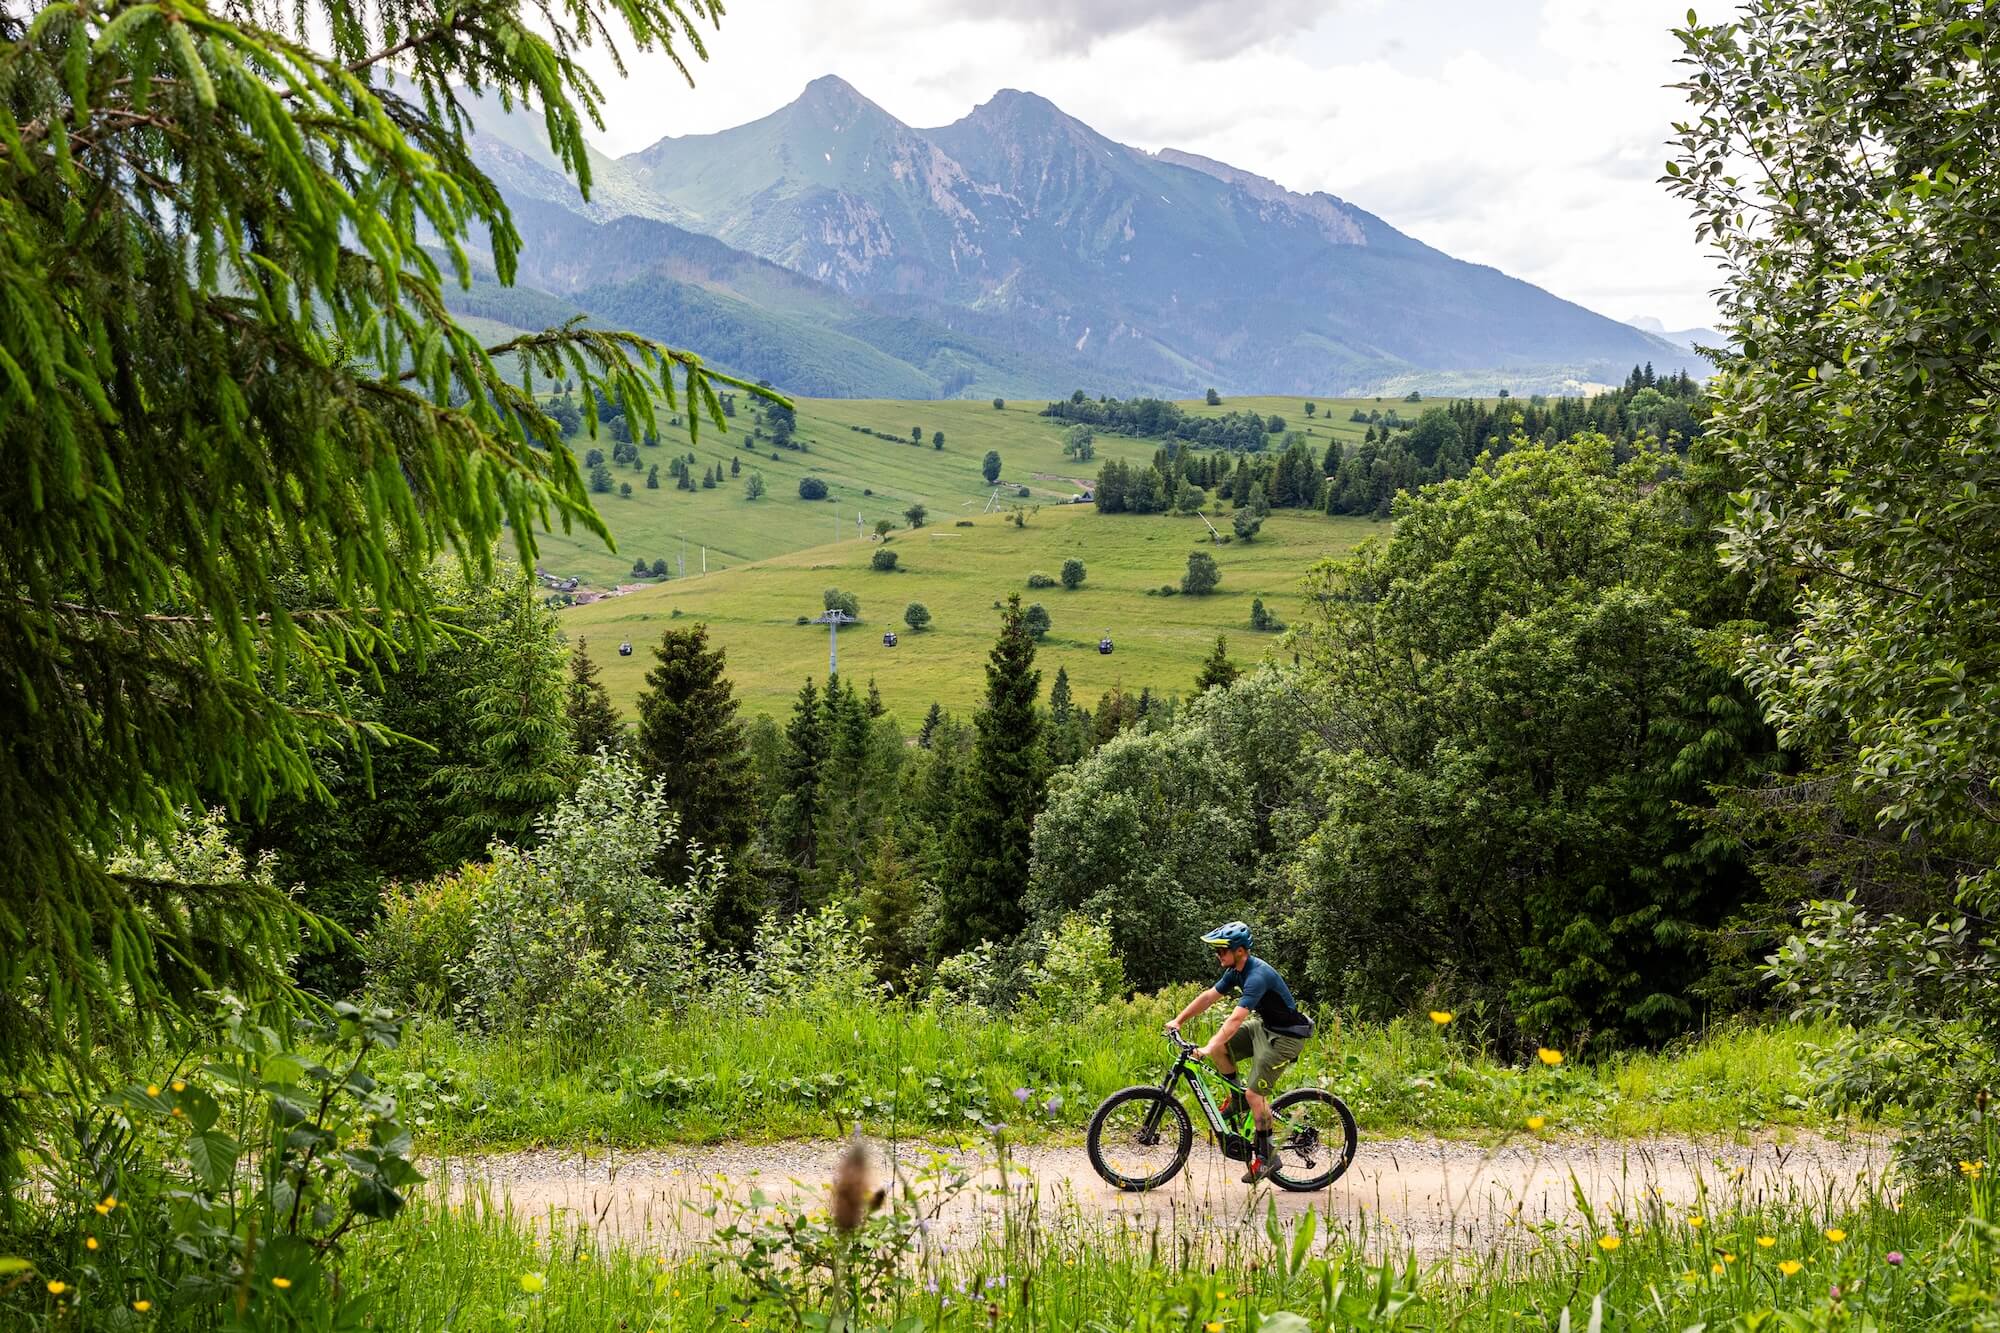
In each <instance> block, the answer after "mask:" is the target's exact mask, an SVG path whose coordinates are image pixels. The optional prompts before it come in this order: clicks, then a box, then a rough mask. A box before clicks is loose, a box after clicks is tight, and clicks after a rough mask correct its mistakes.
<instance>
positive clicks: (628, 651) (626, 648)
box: [618, 643, 632, 657]
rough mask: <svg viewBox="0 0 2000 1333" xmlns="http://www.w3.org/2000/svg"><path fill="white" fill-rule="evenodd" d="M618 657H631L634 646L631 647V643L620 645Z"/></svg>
mask: <svg viewBox="0 0 2000 1333" xmlns="http://www.w3.org/2000/svg"><path fill="white" fill-rule="evenodd" d="M618 655H619V656H620V657H630V656H631V655H632V645H631V644H629V643H621V644H619V645H618Z"/></svg>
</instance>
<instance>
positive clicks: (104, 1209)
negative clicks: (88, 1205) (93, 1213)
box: [97, 1194, 118, 1217]
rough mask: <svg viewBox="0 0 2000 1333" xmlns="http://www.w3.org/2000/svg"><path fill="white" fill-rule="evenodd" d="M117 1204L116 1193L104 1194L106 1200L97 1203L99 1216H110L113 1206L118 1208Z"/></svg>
mask: <svg viewBox="0 0 2000 1333" xmlns="http://www.w3.org/2000/svg"><path fill="white" fill-rule="evenodd" d="M117 1206H118V1196H117V1195H115V1194H107V1195H105V1196H104V1202H102V1203H100V1204H98V1205H97V1215H98V1216H99V1217H106V1216H109V1215H110V1212H111V1210H112V1209H113V1208H116V1207H117Z"/></svg>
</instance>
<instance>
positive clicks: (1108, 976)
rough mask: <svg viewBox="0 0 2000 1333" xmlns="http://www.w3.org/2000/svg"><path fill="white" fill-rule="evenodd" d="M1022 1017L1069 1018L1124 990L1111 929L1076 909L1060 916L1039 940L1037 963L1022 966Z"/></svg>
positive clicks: (1033, 1019)
mask: <svg viewBox="0 0 2000 1333" xmlns="http://www.w3.org/2000/svg"><path fill="white" fill-rule="evenodd" d="M1025 980H1026V982H1027V995H1026V996H1025V997H1024V1000H1023V1003H1022V1011H1023V1016H1024V1017H1025V1018H1026V1020H1027V1021H1029V1022H1033V1023H1054V1022H1059V1021H1060V1022H1073V1021H1075V1015H1077V1014H1080V1013H1084V1012H1086V1011H1088V1010H1090V1009H1093V1008H1095V1007H1096V1006H1098V1005H1100V1004H1104V1003H1106V1002H1107V1001H1110V1000H1115V999H1117V998H1119V996H1121V995H1122V994H1124V992H1125V969H1124V967H1123V966H1122V965H1121V964H1120V963H1119V961H1118V953H1117V950H1116V948H1115V947H1114V946H1113V944H1112V940H1111V927H1110V926H1109V925H1107V924H1106V923H1104V922H1102V921H1093V920H1091V919H1090V918H1089V917H1087V916H1084V915H1083V914H1082V913H1079V912H1072V913H1070V914H1069V915H1067V916H1065V917H1063V919H1062V921H1061V922H1060V923H1059V924H1058V925H1057V926H1056V929H1055V932H1054V933H1053V934H1052V935H1050V936H1049V937H1048V938H1047V940H1046V941H1045V942H1044V945H1043V949H1042V956H1041V959H1040V960H1039V961H1038V962H1035V963H1033V964H1031V965H1030V966H1029V967H1028V968H1027V969H1026V976H1025Z"/></svg>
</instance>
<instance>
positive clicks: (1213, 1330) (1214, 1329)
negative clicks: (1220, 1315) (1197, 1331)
mask: <svg viewBox="0 0 2000 1333" xmlns="http://www.w3.org/2000/svg"><path fill="white" fill-rule="evenodd" d="M1201 1327H1202V1333H1222V1321H1221V1320H1220V1319H1211V1320H1209V1321H1208V1322H1207V1323H1206V1324H1203V1325H1202V1326H1201Z"/></svg>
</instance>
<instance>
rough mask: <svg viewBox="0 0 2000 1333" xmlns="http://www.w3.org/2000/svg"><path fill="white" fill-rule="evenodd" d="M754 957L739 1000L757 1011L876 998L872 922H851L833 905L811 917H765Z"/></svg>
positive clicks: (844, 1005)
mask: <svg viewBox="0 0 2000 1333" xmlns="http://www.w3.org/2000/svg"><path fill="white" fill-rule="evenodd" d="M750 956H751V958H752V959H753V960H754V961H753V963H752V965H751V967H750V969H749V970H748V972H739V973H738V974H737V976H739V977H740V978H741V985H742V987H743V993H742V995H741V996H740V997H738V998H740V1000H741V1001H742V1002H743V1003H745V1004H746V1005H747V1007H750V1008H753V1009H760V1010H761V1009H767V1008H770V1007H772V1006H773V1005H778V1004H785V1005H803V1006H809V1007H816V1008H826V1009H843V1008H854V1007H857V1006H860V1005H863V1004H866V1003H867V1002H868V1001H869V1000H870V999H873V998H875V997H876V990H875V971H874V967H873V965H872V964H871V963H870V962H869V948H868V926H867V923H865V922H855V921H851V920H849V919H848V917H847V916H846V914H845V913H843V912H842V911H841V910H840V909H839V908H838V907H836V906H833V905H832V904H828V905H827V906H825V907H822V908H820V910H819V911H818V912H817V913H816V914H812V915H807V914H805V913H803V912H802V913H800V914H799V915H797V916H794V917H781V916H780V915H779V914H778V913H775V912H774V913H772V914H771V915H769V916H767V917H765V918H764V921H763V923H762V924H761V925H760V926H759V927H758V928H757V942H756V944H755V945H754V946H752V948H751V953H750ZM723 994H724V997H725V998H726V997H727V989H726V988H725V990H724V992H723Z"/></svg>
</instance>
